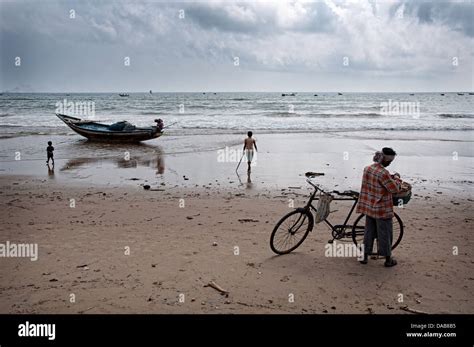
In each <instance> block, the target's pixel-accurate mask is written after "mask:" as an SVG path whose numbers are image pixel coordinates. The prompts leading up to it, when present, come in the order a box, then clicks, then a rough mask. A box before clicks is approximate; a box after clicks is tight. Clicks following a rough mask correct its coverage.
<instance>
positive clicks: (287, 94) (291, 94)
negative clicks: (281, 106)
mask: <svg viewBox="0 0 474 347" xmlns="http://www.w3.org/2000/svg"><path fill="white" fill-rule="evenodd" d="M281 96H296V94H295V93H283V94H281Z"/></svg>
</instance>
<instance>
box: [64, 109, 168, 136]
mask: <svg viewBox="0 0 474 347" xmlns="http://www.w3.org/2000/svg"><path fill="white" fill-rule="evenodd" d="M56 116H57V117H58V118H59V119H61V120H62V121H63V122H64V123H66V125H67V126H68V127H70V128H71V129H72V130H74V131H75V132H76V133H78V134H79V135H82V136H84V137H86V138H88V139H89V140H92V141H108V142H140V141H146V140H151V139H155V138H157V137H160V136H161V135H162V134H163V133H162V132H161V131H159V130H158V128H157V127H156V126H152V127H148V128H138V127H132V128H133V129H125V130H112V129H113V127H111V126H110V125H107V124H102V123H97V122H94V121H91V120H83V119H80V118H76V117H71V116H66V115H63V114H59V113H57V114H56Z"/></svg>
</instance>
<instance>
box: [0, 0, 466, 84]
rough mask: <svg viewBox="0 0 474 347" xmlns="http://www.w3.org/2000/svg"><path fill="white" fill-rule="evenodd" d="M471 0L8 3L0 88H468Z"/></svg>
mask: <svg viewBox="0 0 474 347" xmlns="http://www.w3.org/2000/svg"><path fill="white" fill-rule="evenodd" d="M473 9H474V5H473V4H472V2H470V1H435V0H432V1H379V0H359V1H330V0H328V1H276V0H275V1H252V2H240V1H239V2H236V1H187V2H163V1H146V2H144V1H130V0H129V1H112V0H103V1H93V0H84V1H59V0H46V1H1V0H0V69H1V70H0V90H1V91H17V92H142V91H148V90H153V91H154V92H160V91H161V92H193V91H196V92H197V91H220V92H232V91H235V92H239V91H252V92H279V91H292V92H305V91H306V92H318V91H342V92H407V91H428V92H429V91H472V90H473V47H474V45H473V37H474V28H473V22H474V15H473V13H474V12H473Z"/></svg>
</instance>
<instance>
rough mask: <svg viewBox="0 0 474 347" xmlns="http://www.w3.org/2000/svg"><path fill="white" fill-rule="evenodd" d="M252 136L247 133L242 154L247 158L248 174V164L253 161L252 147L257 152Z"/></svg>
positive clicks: (255, 142)
mask: <svg viewBox="0 0 474 347" xmlns="http://www.w3.org/2000/svg"><path fill="white" fill-rule="evenodd" d="M252 135H253V133H252V132H251V131H249V132H248V133H247V136H248V137H247V138H246V139H245V140H244V153H245V155H246V156H247V164H248V170H247V171H248V172H250V164H251V163H252V159H253V147H255V151H257V141H256V140H255V139H253V138H252Z"/></svg>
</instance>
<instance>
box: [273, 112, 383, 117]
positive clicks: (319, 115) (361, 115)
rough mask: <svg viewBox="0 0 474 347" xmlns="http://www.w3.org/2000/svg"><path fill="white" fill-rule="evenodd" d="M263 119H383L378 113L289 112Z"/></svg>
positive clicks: (278, 113)
mask: <svg viewBox="0 0 474 347" xmlns="http://www.w3.org/2000/svg"><path fill="white" fill-rule="evenodd" d="M264 117H276V118H285V117H289V118H291V117H298V118H300V117H308V118H364V117H365V118H377V117H383V115H381V114H380V113H373V112H370V113H309V114H301V113H297V112H294V113H290V112H272V113H267V114H264Z"/></svg>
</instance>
